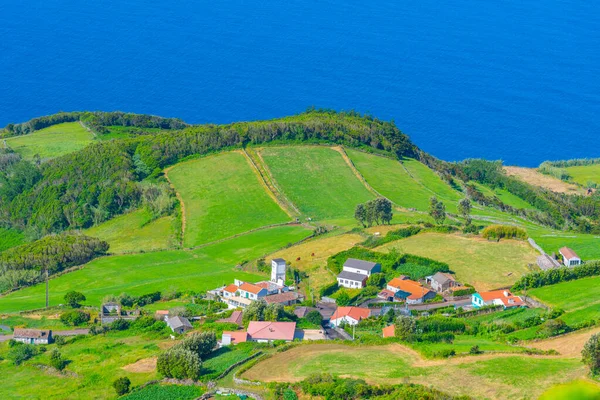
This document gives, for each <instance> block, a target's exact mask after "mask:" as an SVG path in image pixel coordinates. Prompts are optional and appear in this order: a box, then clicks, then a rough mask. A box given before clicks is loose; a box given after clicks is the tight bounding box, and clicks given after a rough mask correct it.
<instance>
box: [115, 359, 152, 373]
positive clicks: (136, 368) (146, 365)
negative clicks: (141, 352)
mask: <svg viewBox="0 0 600 400" xmlns="http://www.w3.org/2000/svg"><path fill="white" fill-rule="evenodd" d="M156 360H157V358H156V357H150V358H144V359H142V360H139V361H137V362H134V363H133V364H129V365H126V366H124V367H123V368H122V369H124V370H125V371H127V372H133V373H146V372H154V371H155V370H156Z"/></svg>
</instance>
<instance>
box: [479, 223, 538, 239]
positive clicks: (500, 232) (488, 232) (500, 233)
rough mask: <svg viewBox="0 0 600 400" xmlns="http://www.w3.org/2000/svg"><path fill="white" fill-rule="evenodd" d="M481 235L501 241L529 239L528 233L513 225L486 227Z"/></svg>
mask: <svg viewBox="0 0 600 400" xmlns="http://www.w3.org/2000/svg"><path fill="white" fill-rule="evenodd" d="M481 235H482V236H483V237H484V238H486V239H489V240H500V239H505V238H506V239H521V240H526V239H527V232H526V231H525V230H524V229H521V228H519V227H516V226H512V225H490V226H488V227H486V228H485V229H484V230H483V232H482V233H481Z"/></svg>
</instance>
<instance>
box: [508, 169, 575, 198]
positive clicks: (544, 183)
mask: <svg viewBox="0 0 600 400" xmlns="http://www.w3.org/2000/svg"><path fill="white" fill-rule="evenodd" d="M504 171H505V172H506V174H507V175H508V176H516V177H518V178H520V179H521V180H523V181H525V182H527V183H529V184H530V185H534V186H540V187H543V188H546V189H549V190H551V191H553V192H556V193H571V194H576V193H581V189H580V188H579V187H578V186H577V185H573V184H571V183H567V182H564V181H561V180H560V179H557V178H554V177H552V176H548V175H544V174H542V173H539V172H538V171H536V170H535V169H533V168H522V167H504Z"/></svg>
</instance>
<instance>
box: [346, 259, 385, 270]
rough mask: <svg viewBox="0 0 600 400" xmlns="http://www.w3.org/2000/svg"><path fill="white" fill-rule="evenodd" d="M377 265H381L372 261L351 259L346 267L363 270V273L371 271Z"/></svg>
mask: <svg viewBox="0 0 600 400" xmlns="http://www.w3.org/2000/svg"><path fill="white" fill-rule="evenodd" d="M377 265H379V264H377V263H374V262H371V261H364V260H357V259H356V258H349V259H347V260H346V262H345V263H344V267H348V268H355V269H361V270H363V271H371V270H372V269H373V268H375V266H377Z"/></svg>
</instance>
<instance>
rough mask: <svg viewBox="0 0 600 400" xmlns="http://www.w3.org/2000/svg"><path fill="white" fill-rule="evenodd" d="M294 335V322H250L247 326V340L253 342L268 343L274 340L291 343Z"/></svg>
mask: <svg viewBox="0 0 600 400" xmlns="http://www.w3.org/2000/svg"><path fill="white" fill-rule="evenodd" d="M295 334H296V323H295V322H271V321H250V324H248V338H249V340H250V341H253V342H259V343H268V342H272V341H274V340H285V341H286V342H291V341H292V340H294V335H295Z"/></svg>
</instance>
